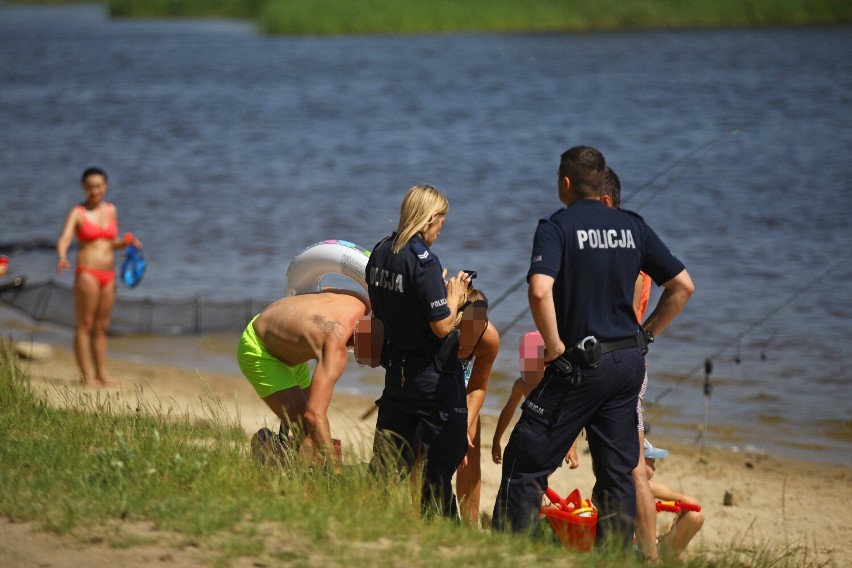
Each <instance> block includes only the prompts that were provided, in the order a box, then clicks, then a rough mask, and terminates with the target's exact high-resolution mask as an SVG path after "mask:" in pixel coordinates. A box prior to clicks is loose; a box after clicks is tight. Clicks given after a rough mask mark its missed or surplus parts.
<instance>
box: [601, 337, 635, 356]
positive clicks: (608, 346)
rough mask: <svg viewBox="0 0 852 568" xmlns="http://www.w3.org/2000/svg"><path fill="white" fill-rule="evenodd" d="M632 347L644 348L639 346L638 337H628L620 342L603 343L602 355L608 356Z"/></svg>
mask: <svg viewBox="0 0 852 568" xmlns="http://www.w3.org/2000/svg"><path fill="white" fill-rule="evenodd" d="M631 347H638V348H640V349H642V346H641V345H639V337H638V335H637V336H636V337H628V338H627V339H622V340H620V341H601V355H606V354H607V353H612V352H613V351H621V350H622V349H630V348H631Z"/></svg>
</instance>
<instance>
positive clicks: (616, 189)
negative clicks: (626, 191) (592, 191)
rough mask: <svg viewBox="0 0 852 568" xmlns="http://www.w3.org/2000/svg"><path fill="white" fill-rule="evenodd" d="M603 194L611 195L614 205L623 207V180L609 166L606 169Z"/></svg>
mask: <svg viewBox="0 0 852 568" xmlns="http://www.w3.org/2000/svg"><path fill="white" fill-rule="evenodd" d="M603 194H604V195H609V197H610V198H611V199H612V206H613V207H621V180H620V179H618V176H617V175H616V173H615V171H614V170H613V169H612V168H611V167H609V166H607V167H606V170H604V183H603Z"/></svg>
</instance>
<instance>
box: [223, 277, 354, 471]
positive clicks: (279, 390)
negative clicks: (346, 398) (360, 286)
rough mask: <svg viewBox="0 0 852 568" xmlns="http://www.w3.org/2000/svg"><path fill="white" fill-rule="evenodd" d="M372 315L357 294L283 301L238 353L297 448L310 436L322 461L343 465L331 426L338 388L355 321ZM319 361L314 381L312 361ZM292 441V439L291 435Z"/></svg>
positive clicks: (335, 292) (252, 327)
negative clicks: (330, 415) (333, 399)
mask: <svg viewBox="0 0 852 568" xmlns="http://www.w3.org/2000/svg"><path fill="white" fill-rule="evenodd" d="M368 313H370V302H369V300H368V299H367V298H366V297H365V296H363V295H361V294H358V293H356V292H352V291H350V290H343V289H334V288H326V289H324V290H323V291H322V292H317V293H314V294H301V295H298V296H289V297H286V298H282V299H280V300H278V301H276V302H274V303H272V304H271V305H269V306H268V307H267V308H266V309H265V310H264V311H263V312H261V313H260V314H258V315H257V316H255V318H254V319H253V320H252V321H251V322H250V323H249V324H248V326H247V327H246V330H245V332H243V335H242V338H241V339H240V344H239V347H238V349H237V362H238V363H239V365H240V370H241V371H242V372H243V374H244V375H245V376H246V378H247V379H248V380H249V382H250V383H251V384H252V386H253V387H254V389H255V390H256V391H257V394H258V395H260V397H261V398H262V399H263V401H264V402H265V403H266V404H267V406H269V408H270V409H271V410H272V411H273V412H275V414H276V415H277V416H278V418H280V419H281V421H282V432H287V429H288V427H289V426H290V425H294V426H295V427H296V428H295V432H294V433H295V435H296V439H297V444H299V443H300V442H301V441H302V440H304V437H305V434H307V435H309V436H310V438H311V441H312V442H313V446H314V448H315V450H317V451H318V455H319V457H320V461H323V460H325V459H329V458H330V459H334V460H338V459H339V457H338V456H337V455H336V453H335V452H334V451H331V448H332V447H333V441H332V438H331V428H330V426H329V423H328V407H329V404H330V403H331V394H332V392H333V390H334V385H335V384H336V383H337V380H338V379H339V378H340V376H341V375H342V374H343V369H344V368H345V367H346V361H347V357H348V351H349V349H348V348H349V347H351V346H352V343H353V333H354V332H355V322H356V321H357V320H358V318H359V317H361V316H364V315H367V314H368ZM311 359H315V360H316V361H317V364H316V369H315V370H314V374H313V377H311V375H310V372H309V370H308V365H307V362H308V361H309V360H311ZM285 437H286V436H285Z"/></svg>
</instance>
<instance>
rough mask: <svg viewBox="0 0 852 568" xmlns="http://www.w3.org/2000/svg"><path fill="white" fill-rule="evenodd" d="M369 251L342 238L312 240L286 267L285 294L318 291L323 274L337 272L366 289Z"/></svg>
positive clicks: (291, 294)
mask: <svg viewBox="0 0 852 568" xmlns="http://www.w3.org/2000/svg"><path fill="white" fill-rule="evenodd" d="M369 258H370V251H368V250H367V249H365V248H363V247H360V246H358V245H356V244H355V243H350V242H349V241H342V240H328V241H320V242H318V243H314V244H312V245H310V246H309V247H307V248H305V249H304V250H303V251H302V252H300V253H299V254H297V255H296V256H294V257H293V260H291V261H290V265H289V266H288V267H287V276H286V284H287V295H289V296H295V295H297V294H310V293H311V292H319V291H320V290H321V289H322V288H321V281H322V279H323V277H325V276H327V275H329V274H339V275H340V276H345V277H347V278H349V279H350V280H352V281H354V282H357V283H358V284H360V285H361V287H362V288H364V291H367V260H368V259H369Z"/></svg>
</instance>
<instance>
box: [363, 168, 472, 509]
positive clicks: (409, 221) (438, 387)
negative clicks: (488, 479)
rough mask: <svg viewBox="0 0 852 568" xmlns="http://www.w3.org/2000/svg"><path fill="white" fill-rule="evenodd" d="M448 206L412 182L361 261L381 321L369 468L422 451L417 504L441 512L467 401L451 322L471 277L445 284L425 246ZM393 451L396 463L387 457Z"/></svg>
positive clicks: (458, 457)
mask: <svg viewBox="0 0 852 568" xmlns="http://www.w3.org/2000/svg"><path fill="white" fill-rule="evenodd" d="M448 209H449V203H448V202H447V199H446V197H444V196H443V195H442V194H441V193H440V192H439V191H438V190H437V189H435V188H434V187H432V186H429V185H416V186H414V187H412V188H411V189H409V191H408V193H407V194H406V196H405V199H404V200H403V202H402V207H401V209H400V216H399V225H398V228H397V231H396V232H394V233H393V234H392V235H391V236H389V237H386V238H385V239H383V240H382V241H380V242H379V243H378V244H377V245H376V246H375V247H374V248H373V251H372V253H371V254H370V259H369V261H368V262H367V281H368V284H369V295H370V302H371V304H372V307H373V316H374V317H375V318H377V319H379V320H381V321H382V324H383V326H384V338H385V341H384V344H383V347H382V360H381V364H382V366H383V367H385V369H386V372H385V388H384V391H383V392H382V397H381V398H380V399H379V400H378V401H377V404H378V406H379V413H378V417H377V422H376V436H375V440H374V444H373V460H372V463H371V468H373V470H377V469H380V468H381V467H383V466H384V467H391V468H394V469H395V468H396V467H398V466H399V465H401V466H402V467H403V469H404V471H405V472H406V473H408V472H410V471H411V468H412V467H413V465H414V462H415V459H416V458H417V457H418V456H416V455H415V453H416V452H418V451H419V452H421V455H420V456H419V457H420V458H421V459H422V460H423V461H424V463H425V481H424V486H423V496H422V502H421V505H422V507H423V510H424V511H427V510H428V509H429V508H430V507H431V506H433V504H434V505H435V506H437V507H438V509H439V511H440V512H441V513H442V514H443V515H445V516H456V515H457V514H458V513H457V509H456V505H455V499H454V497H453V493H452V477H453V473H454V472H455V471H456V468H457V467H458V465H459V464H460V463H461V461H462V459H463V458H464V455H465V451H466V448H467V436H466V432H467V405H466V401H465V385H464V374H463V370H462V366H461V362H460V361H459V359H458V331H457V330H455V329H454V327H453V325H454V323H455V319H456V313H457V306H458V304H459V298H460V297H461V296H462V294H463V293H464V291H465V289H466V287H467V286H468V285H469V283H470V278H469V276H468V275H467V274H465V273H464V272H459V273H458V274H457V275H456V276H454V277H453V278H451V279H449V280H448V281H446V282H444V274H445V271H444V270H443V268H442V267H441V262H440V261H439V260H438V257H436V256H435V254H434V253H433V252H432V251H431V250H430V248H429V247H430V246H432V244H433V243H434V242H435V239H436V238H437V237H438V235H439V234H440V232H441V228H442V227H443V225H444V219H445V217H446V215H447V211H448ZM397 456H399V457H401V458H402V463H401V464H398V463H393V462H394V458H395V457H397Z"/></svg>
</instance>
